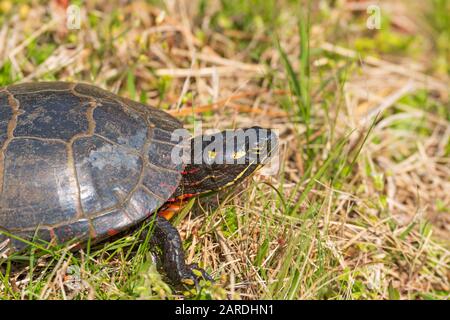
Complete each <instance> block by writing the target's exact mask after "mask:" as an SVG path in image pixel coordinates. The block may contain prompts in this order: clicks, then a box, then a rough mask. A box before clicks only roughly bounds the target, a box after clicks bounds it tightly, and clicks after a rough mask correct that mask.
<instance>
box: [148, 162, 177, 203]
mask: <svg viewBox="0 0 450 320" xmlns="http://www.w3.org/2000/svg"><path fill="white" fill-rule="evenodd" d="M179 180H180V175H179V174H178V173H177V172H167V171H163V170H162V169H160V168H158V167H154V166H147V167H146V170H145V172H144V179H143V182H142V183H143V184H144V186H145V187H146V188H147V189H148V190H149V191H150V192H152V193H153V194H155V195H157V196H158V197H160V198H162V199H168V198H169V197H170V196H171V195H172V193H173V192H174V191H175V189H176V187H177V186H178V183H179Z"/></svg>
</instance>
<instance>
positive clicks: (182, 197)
mask: <svg viewBox="0 0 450 320" xmlns="http://www.w3.org/2000/svg"><path fill="white" fill-rule="evenodd" d="M197 195H198V193H185V194H182V195H180V196H178V197H176V198H170V199H168V200H167V202H177V201H182V200H186V199H190V198H193V197H195V196H197Z"/></svg>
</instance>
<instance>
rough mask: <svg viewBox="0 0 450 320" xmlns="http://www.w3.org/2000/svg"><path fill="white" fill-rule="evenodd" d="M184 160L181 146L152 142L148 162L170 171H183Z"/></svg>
mask: <svg viewBox="0 0 450 320" xmlns="http://www.w3.org/2000/svg"><path fill="white" fill-rule="evenodd" d="M182 160H183V159H182V152H181V148H180V146H178V145H172V144H167V143H162V142H159V141H152V143H151V145H150V148H149V151H148V161H149V162H150V163H151V164H153V165H155V166H157V167H161V168H165V169H169V170H175V171H181V170H182V167H183V163H182Z"/></svg>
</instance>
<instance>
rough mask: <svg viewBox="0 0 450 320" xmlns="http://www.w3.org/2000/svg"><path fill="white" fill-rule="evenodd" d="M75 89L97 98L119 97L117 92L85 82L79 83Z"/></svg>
mask: <svg viewBox="0 0 450 320" xmlns="http://www.w3.org/2000/svg"><path fill="white" fill-rule="evenodd" d="M74 91H75V92H78V93H79V94H82V95H85V96H89V97H92V98H95V99H114V98H116V97H117V96H116V95H115V94H113V93H111V92H109V91H106V90H103V89H102V88H99V87H95V86H91V85H89V84H85V83H77V84H76V86H75V87H74Z"/></svg>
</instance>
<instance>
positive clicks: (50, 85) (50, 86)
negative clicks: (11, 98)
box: [8, 81, 73, 95]
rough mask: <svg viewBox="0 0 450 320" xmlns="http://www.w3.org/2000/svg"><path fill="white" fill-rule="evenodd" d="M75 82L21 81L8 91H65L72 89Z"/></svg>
mask: <svg viewBox="0 0 450 320" xmlns="http://www.w3.org/2000/svg"><path fill="white" fill-rule="evenodd" d="M72 85H73V84H72V83H70V82H60V81H52V82H29V83H20V84H14V85H11V86H9V87H8V91H9V92H11V94H13V95H15V94H16V93H17V94H20V93H24V92H25V93H27V94H28V93H32V92H40V91H47V90H48V91H65V90H70V88H71V86H72Z"/></svg>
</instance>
